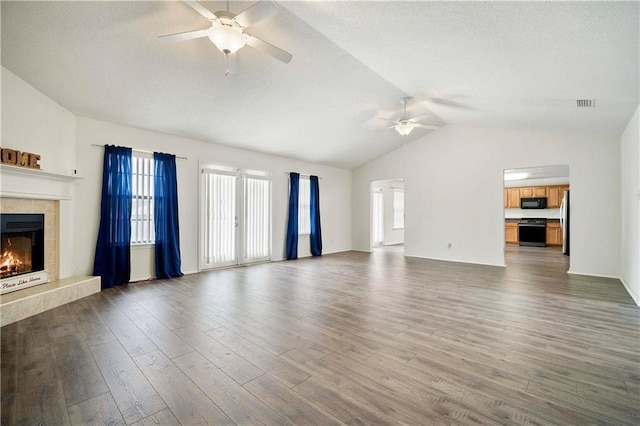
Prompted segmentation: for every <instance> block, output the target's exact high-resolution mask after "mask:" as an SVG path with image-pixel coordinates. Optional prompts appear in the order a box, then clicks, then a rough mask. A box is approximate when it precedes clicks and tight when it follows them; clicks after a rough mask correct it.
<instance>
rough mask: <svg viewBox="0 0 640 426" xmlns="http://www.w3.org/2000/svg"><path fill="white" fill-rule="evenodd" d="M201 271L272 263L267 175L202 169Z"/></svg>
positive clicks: (269, 188) (269, 184)
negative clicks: (270, 259) (255, 263)
mask: <svg viewBox="0 0 640 426" xmlns="http://www.w3.org/2000/svg"><path fill="white" fill-rule="evenodd" d="M201 188H202V190H201V192H202V194H201V200H202V203H201V204H202V214H201V217H202V222H201V232H200V235H201V242H200V253H201V254H200V269H209V268H217V267H223V266H232V265H237V264H244V263H252V262H259V261H264V260H269V258H270V255H271V253H270V251H271V181H270V179H269V177H268V175H267V174H260V173H249V172H243V171H224V170H216V169H208V168H204V169H202V185H201Z"/></svg>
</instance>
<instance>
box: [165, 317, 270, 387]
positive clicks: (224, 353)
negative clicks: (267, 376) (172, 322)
mask: <svg viewBox="0 0 640 426" xmlns="http://www.w3.org/2000/svg"><path fill="white" fill-rule="evenodd" d="M176 333H178V334H179V335H180V336H181V337H182V339H183V340H184V341H185V342H187V343H189V344H190V345H191V346H192V347H193V348H194V349H196V350H197V351H198V352H200V354H202V355H203V356H204V357H205V358H206V359H208V360H209V361H211V362H212V363H213V364H214V365H215V366H216V367H218V368H220V369H221V370H222V371H224V372H225V373H227V374H228V375H229V376H230V377H231V378H233V379H234V380H235V381H236V382H238V383H239V384H241V385H242V384H245V383H247V382H248V381H251V380H253V379H255V378H256V377H259V376H261V375H262V374H264V371H262V370H261V369H260V368H258V367H257V366H255V365H254V364H252V363H251V362H249V361H247V360H246V359H244V358H243V357H241V356H240V355H238V354H237V353H235V352H233V351H232V350H230V349H229V348H227V347H226V346H224V345H223V344H221V343H220V342H218V341H217V340H215V339H213V338H212V337H211V336H209V335H207V334H205V333H203V332H202V331H200V330H198V329H196V328H195V327H185V328H181V329H178V330H176Z"/></svg>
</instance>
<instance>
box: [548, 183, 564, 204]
mask: <svg viewBox="0 0 640 426" xmlns="http://www.w3.org/2000/svg"><path fill="white" fill-rule="evenodd" d="M568 189H569V185H555V186H548V187H547V191H548V194H547V208H548V209H557V208H559V207H560V204H561V203H562V197H564V191H567V190H568Z"/></svg>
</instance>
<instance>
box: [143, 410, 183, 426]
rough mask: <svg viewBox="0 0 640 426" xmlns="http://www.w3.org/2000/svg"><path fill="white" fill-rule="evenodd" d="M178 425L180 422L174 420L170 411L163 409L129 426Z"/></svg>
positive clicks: (174, 417)
mask: <svg viewBox="0 0 640 426" xmlns="http://www.w3.org/2000/svg"><path fill="white" fill-rule="evenodd" d="M178 424H180V422H179V421H178V419H176V416H174V415H173V413H172V412H171V410H169V409H168V408H165V409H164V410H162V411H159V412H157V413H154V414H152V415H150V416H149V417H145V418H144V419H142V420H139V421H137V422H135V423H132V425H131V426H162V425H178Z"/></svg>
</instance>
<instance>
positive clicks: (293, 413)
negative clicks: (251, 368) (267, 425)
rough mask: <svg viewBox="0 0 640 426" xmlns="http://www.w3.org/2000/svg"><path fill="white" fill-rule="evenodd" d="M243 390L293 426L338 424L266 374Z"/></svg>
mask: <svg viewBox="0 0 640 426" xmlns="http://www.w3.org/2000/svg"><path fill="white" fill-rule="evenodd" d="M244 388H245V389H247V390H248V391H249V392H251V393H252V394H253V395H255V396H256V397H257V398H258V399H260V400H261V401H262V402H263V403H265V404H266V405H267V406H269V407H271V409H272V410H273V411H275V412H276V413H278V414H279V415H280V416H282V417H284V418H285V419H287V420H288V421H289V422H290V423H292V424H294V425H305V424H309V425H310V424H322V425H337V424H340V422H339V421H338V420H336V419H335V418H333V417H331V416H330V415H329V414H327V413H326V412H323V411H321V410H320V409H319V408H318V407H317V406H316V405H314V404H312V403H311V402H310V401H308V400H306V399H305V398H303V397H302V396H300V395H299V394H298V393H297V392H294V391H292V390H291V389H289V388H288V387H286V386H285V385H283V384H282V383H280V382H279V381H277V380H275V379H273V378H271V377H270V376H269V375H268V374H264V375H262V376H260V377H258V378H257V379H254V380H252V381H250V382H249V383H246V384H245V385H244Z"/></svg>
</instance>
